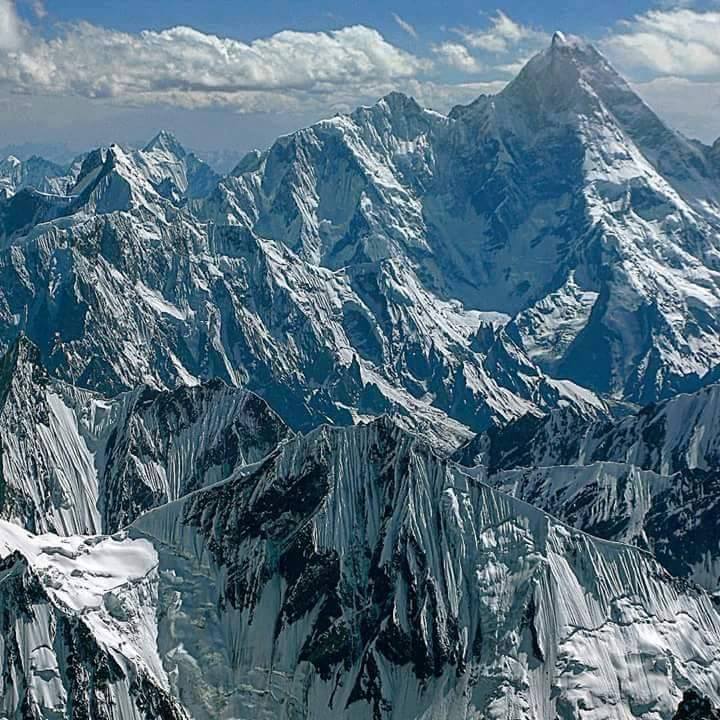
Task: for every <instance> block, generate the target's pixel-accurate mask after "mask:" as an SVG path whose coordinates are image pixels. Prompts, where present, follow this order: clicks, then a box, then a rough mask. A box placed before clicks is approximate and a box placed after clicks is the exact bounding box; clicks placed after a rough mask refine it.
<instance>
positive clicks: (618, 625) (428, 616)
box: [133, 420, 720, 720]
mask: <svg viewBox="0 0 720 720" xmlns="http://www.w3.org/2000/svg"><path fill="white" fill-rule="evenodd" d="M133 536H134V537H138V538H143V539H145V540H148V541H150V542H152V543H153V544H154V545H155V547H156V548H157V549H158V552H159V555H160V569H161V595H160V597H161V600H160V602H161V606H162V607H163V610H162V612H161V618H162V619H161V621H160V626H159V634H158V646H159V648H160V653H161V656H162V658H163V663H164V666H165V668H166V670H167V672H168V673H169V674H170V676H171V677H172V678H173V679H174V680H173V682H174V683H176V685H175V692H176V693H178V694H180V695H181V697H183V699H184V702H185V703H186V706H187V707H188V709H189V711H190V712H191V713H192V714H193V716H194V717H197V718H211V717H228V718H229V717H244V716H246V715H248V714H249V713H253V717H268V718H270V717H272V718H278V717H279V718H286V717H307V718H332V717H338V716H340V715H342V716H343V717H354V718H377V717H399V716H402V717H408V718H420V717H427V718H429V717H448V718H465V717H478V718H479V717H491V718H501V717H508V716H512V717H517V718H537V719H538V720H539V718H548V717H556V716H557V717H576V716H579V714H580V713H581V712H582V713H583V714H585V715H586V716H587V717H592V718H601V717H602V718H609V717H612V718H625V717H644V718H648V719H649V718H651V717H663V718H668V720H669V719H670V718H671V717H672V715H673V713H674V712H675V710H676V708H677V706H678V702H679V699H680V695H681V692H682V690H681V688H683V687H687V686H692V687H696V688H698V689H700V690H701V691H702V692H703V693H704V694H707V695H708V697H710V698H716V697H717V688H718V687H720V685H719V684H718V683H719V680H720V666H718V665H717V662H716V655H715V652H714V649H713V648H714V647H715V643H716V642H717V639H716V638H717V637H718V634H719V633H720V620H719V616H718V614H717V611H716V609H715V607H714V605H713V603H712V602H711V600H710V598H709V597H708V596H707V595H705V594H704V593H703V592H702V591H700V590H698V589H696V588H694V587H693V586H691V585H688V584H687V583H684V582H682V581H679V580H675V579H673V578H671V577H670V576H669V575H668V574H667V573H666V572H665V571H664V570H663V569H662V568H661V567H660V566H659V565H658V564H657V563H656V562H655V561H654V560H653V559H652V558H651V557H650V556H649V555H647V554H645V553H643V552H641V551H639V550H636V549H633V548H631V547H628V546H623V545H618V544H613V543H606V542H603V541H600V540H594V539H592V538H590V537H589V536H587V535H584V534H582V533H580V532H578V531H576V530H572V529H570V528H569V527H567V526H565V525H563V524H561V523H559V522H558V521H556V520H554V519H553V518H551V517H550V516H548V515H546V514H544V513H543V512H541V511H539V510H536V509H534V508H532V507H531V506H529V505H525V504H524V503H522V502H520V501H517V500H514V499H512V498H510V497H509V496H507V495H503V494H500V493H497V492H496V491H494V490H492V489H491V488H490V487H488V486H487V485H484V484H482V483H480V482H479V481H477V480H475V479H473V478H471V477H469V476H468V475H465V474H463V473H462V472H460V471H459V470H457V469H456V467H455V466H453V465H452V464H449V463H447V462H446V461H443V460H441V459H439V458H438V457H437V456H436V455H435V454H434V453H433V452H432V451H431V450H430V449H429V448H428V447H427V446H426V445H424V444H423V443H422V442H420V441H419V440H417V439H416V438H414V437H413V436H411V435H408V434H406V433H405V432H404V431H402V430H401V429H399V428H398V427H397V426H395V425H394V424H392V423H391V422H390V421H387V420H379V421H376V422H374V423H372V424H369V425H365V426H359V427H355V428H350V429H333V428H320V429H319V430H317V431H314V432H313V433H310V434H309V435H308V436H306V437H298V438H296V439H294V440H292V441H291V442H289V443H287V444H286V445H284V446H283V447H282V448H281V449H279V450H278V451H277V452H276V453H275V454H274V455H273V456H271V457H270V458H269V459H268V460H266V461H265V462H264V463H262V465H261V466H260V467H258V468H257V470H255V471H254V472H253V473H251V474H248V475H244V476H242V477H237V478H233V479H230V480H228V481H226V482H224V483H221V484H219V485H216V486H213V487H212V488H209V489H206V490H200V491H198V492H197V493H194V494H192V495H191V496H189V497H188V498H185V499H183V500H180V501H178V502H176V503H171V504H169V505H165V506H163V507H161V508H158V509H156V510H153V511H152V512H150V513H147V514H146V515H144V516H143V517H141V518H140V519H138V520H137V521H136V523H135V524H134V531H133ZM198 608H203V610H202V617H203V625H204V628H205V630H204V632H203V633H202V635H201V636H199V635H198V634H197V633H196V632H194V631H193V624H194V623H196V622H197V615H196V613H197V612H198ZM641 708H642V709H641Z"/></svg>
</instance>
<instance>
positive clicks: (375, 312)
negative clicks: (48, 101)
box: [0, 33, 720, 720]
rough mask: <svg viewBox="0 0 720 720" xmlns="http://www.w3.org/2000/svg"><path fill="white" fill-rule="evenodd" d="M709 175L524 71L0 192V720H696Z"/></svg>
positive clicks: (711, 673)
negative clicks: (439, 107) (459, 101)
mask: <svg viewBox="0 0 720 720" xmlns="http://www.w3.org/2000/svg"><path fill="white" fill-rule="evenodd" d="M719 305H720V141H718V142H717V143H715V145H713V146H706V145H703V144H702V143H699V142H697V141H693V140H689V139H687V138H685V137H683V136H682V135H681V134H679V133H678V132H675V131H674V130H672V129H670V128H669V127H667V126H666V125H665V124H664V123H663V122H662V121H661V120H660V119H659V118H658V117H657V116H656V115H655V114H654V113H653V112H652V110H651V109H650V108H649V107H648V106H647V105H646V104H645V103H644V102H643V101H642V100H641V99H640V98H639V97H638V96H637V95H636V94H635V93H634V92H633V90H632V89H631V88H630V86H629V85H628V84H627V83H626V82H625V81H624V80H623V79H622V78H621V77H620V76H619V75H618V74H617V73H616V72H615V71H614V70H613V68H612V67H611V66H610V65H609V64H608V62H607V61H606V60H605V59H604V58H603V57H602V55H600V54H599V53H598V52H597V51H596V50H595V49H594V48H593V47H592V46H591V45H589V44H587V43H585V42H583V41H582V40H580V39H577V38H574V37H568V36H565V35H563V34H562V33H556V34H555V35H554V36H553V38H552V42H551V44H550V46H549V47H548V48H547V49H546V50H545V51H543V52H541V53H539V54H538V55H537V56H535V57H534V58H532V59H531V60H530V61H529V62H528V63H527V65H526V66H525V67H524V69H523V70H522V71H521V72H520V74H519V75H518V76H517V77H516V78H515V79H514V80H513V81H512V82H511V83H509V84H508V85H507V87H506V88H505V89H504V90H502V91H501V92H500V93H498V94H497V95H493V96H482V97H480V98H478V99H477V100H476V101H474V102H473V103H471V104H470V105H467V106H460V107H456V108H454V109H453V110H452V111H451V112H450V113H448V114H446V115H445V114H440V113H437V112H434V111H431V110H427V109H424V108H422V107H421V106H420V105H418V103H417V102H416V101H415V100H414V99H412V98H410V97H407V96H405V95H402V94H400V93H391V94H389V95H387V96H386V97H384V98H382V99H381V100H379V101H378V102H377V103H376V104H375V105H373V106H370V107H361V108H358V109H357V110H355V111H354V112H352V113H350V114H345V115H337V116H335V117H333V118H330V119H328V120H325V121H322V122H320V123H317V124H315V125H312V126H310V127H308V128H305V129H302V130H299V131H298V132H295V133H292V134H290V135H287V136H284V137H281V138H279V139H278V140H277V141H276V142H275V143H274V144H273V145H272V146H271V147H270V148H268V149H266V150H263V151H256V152H252V153H250V154H248V155H247V156H246V157H245V158H243V159H242V160H241V161H240V162H239V163H238V165H237V166H236V167H235V168H234V169H233V170H232V172H230V173H229V174H228V175H225V176H221V175H220V174H218V173H217V172H216V171H215V170H213V169H212V168H211V167H210V165H208V164H207V163H205V162H203V161H202V160H201V159H200V158H198V157H197V156H196V155H195V154H194V153H191V152H188V151H186V150H185V149H184V148H183V147H182V145H181V144H180V143H179V142H178V141H177V139H176V138H175V137H174V136H172V135H171V134H170V133H167V132H161V133H159V134H158V135H157V136H156V137H155V138H153V139H152V140H151V141H150V142H149V143H148V144H147V145H146V146H145V147H143V148H142V149H133V148H127V147H121V146H119V145H111V146H109V147H102V148H96V149H93V150H90V151H89V152H87V153H86V154H83V155H82V156H80V157H79V158H78V159H77V160H75V161H74V162H73V163H72V164H71V165H70V166H67V167H63V166H60V165H56V164H55V163H51V162H48V161H45V160H43V159H42V158H38V157H31V158H29V159H27V160H25V161H19V160H17V158H14V157H10V158H8V159H7V160H5V161H4V162H3V163H1V164H0V351H2V353H4V357H3V359H2V361H1V362H0V609H1V610H2V612H0V624H2V633H0V669H1V670H2V672H0V715H2V716H3V717H8V718H11V717H12V718H23V719H25V718H29V719H32V720H38V719H45V718H48V719H51V720H56V719H59V718H103V719H104V718H107V719H108V720H110V719H112V720H130V719H132V720H135V719H137V720H141V719H144V720H154V719H155V718H162V719H165V718H167V719H168V720H176V719H177V720H181V719H182V720H184V719H185V718H196V719H197V720H205V719H207V720H211V719H224V720H230V719H231V718H232V719H237V718H242V719H247V720H250V718H253V720H254V719H255V718H268V719H271V718H272V719H276V718H277V719H282V720H291V719H295V718H317V719H320V718H327V719H328V720H330V718H337V717H344V718H349V719H351V720H365V719H366V718H367V719H368V720H370V719H372V720H380V719H383V718H393V719H395V720H400V719H403V720H405V719H407V720H415V719H417V720H431V719H435V718H448V719H450V720H461V719H462V720H467V719H470V718H473V719H476V720H481V719H482V720H489V719H491V718H492V719H495V718H497V719H498V720H500V718H513V720H547V719H549V718H557V719H558V720H561V719H562V720H570V719H571V718H578V719H579V718H583V719H584V720H601V719H602V720H605V719H607V718H613V719H617V720H628V719H629V718H642V719H643V720H671V719H672V718H679V719H681V720H682V719H683V718H706V719H707V718H712V717H716V716H718V712H720V711H718V710H716V709H715V708H720V660H719V658H720V654H719V650H720V600H719V599H718V598H720V506H719V505H718V497H719V494H718V490H720V484H719V481H718V477H719V476H718V470H717V468H718V462H719V461H720V440H718V438H720V432H719V431H718V430H719V428H720V385H719V384H716V383H717V382H718V381H720V369H718V368H720V312H719V310H718V307H719Z"/></svg>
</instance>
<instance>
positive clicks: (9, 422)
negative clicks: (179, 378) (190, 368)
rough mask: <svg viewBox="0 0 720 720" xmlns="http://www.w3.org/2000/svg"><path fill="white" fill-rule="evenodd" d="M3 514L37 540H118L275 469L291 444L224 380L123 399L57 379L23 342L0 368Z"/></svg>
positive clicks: (251, 398) (247, 396)
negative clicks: (242, 476)
mask: <svg viewBox="0 0 720 720" xmlns="http://www.w3.org/2000/svg"><path fill="white" fill-rule="evenodd" d="M0 383H1V386H0V449H1V453H0V463H1V466H0V467H1V468H2V475H1V478H2V481H1V483H0V490H1V492H0V513H1V514H2V517H4V518H6V519H9V520H12V521H13V522H16V523H18V524H19V525H21V526H23V527H25V528H26V529H28V530H30V531H31V532H35V533H45V532H54V533H58V534H60V535H74V534H83V533H97V532H115V531H116V530H118V529H120V528H121V527H123V526H125V525H127V524H129V523H130V522H132V520H134V519H135V518H136V517H137V516H138V515H139V514H141V513H143V512H145V511H146V510H148V509H150V508H152V507H155V506H157V505H159V504H162V503H164V502H168V501H169V500H174V499H177V498H179V497H181V496H182V495H184V494H186V493H188V492H190V491H191V490H195V489H197V488H199V487H203V486H205V485H210V484H212V483H214V482H217V481H218V480H222V479H225V478H226V477H228V476H230V475H231V474H232V473H234V472H237V471H240V469H241V468H242V467H244V466H246V465H251V464H252V463H255V462H257V461H258V460H260V459H262V458H263V457H265V456H266V455H267V454H268V453H269V452H270V451H272V450H274V449H275V447H276V446H277V445H278V443H280V442H281V441H282V440H283V439H284V438H286V437H288V436H290V435H291V432H290V430H289V429H288V427H287V426H286V425H285V423H283V421H282V420H281V419H280V418H279V417H278V416H277V415H276V414H275V413H274V412H273V411H272V410H271V409H270V408H269V407H268V406H267V405H266V404H265V402H263V401H262V400H261V399H260V398H259V397H257V396H256V395H253V394H252V393H249V392H246V391H243V390H237V389H235V388H230V387H228V386H227V385H225V384H224V383H223V382H222V381H219V380H215V381H211V382H208V383H205V384H202V385H198V386H196V387H181V388H178V389H177V390H174V391H165V392H160V391H157V390H153V389H151V388H149V387H141V388H139V389H137V390H135V391H132V392H129V393H126V394H123V395H120V396H118V397H116V398H113V399H107V398H104V397H102V396H100V395H98V394H96V393H92V392H89V391H86V390H80V389H78V388H75V387H73V386H71V385H67V384H66V383H63V382H62V381H58V380H55V379H52V378H50V377H49V375H48V373H47V371H46V370H45V369H44V367H43V366H42V364H41V362H40V357H39V351H38V349H37V348H36V347H35V346H34V345H32V343H30V342H29V341H28V340H27V339H26V338H24V337H23V338H21V339H20V340H19V341H18V342H17V343H15V345H14V346H13V348H12V349H11V350H10V351H9V352H8V354H7V355H6V356H5V358H4V359H3V361H2V364H1V365H0Z"/></svg>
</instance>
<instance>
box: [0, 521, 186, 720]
mask: <svg viewBox="0 0 720 720" xmlns="http://www.w3.org/2000/svg"><path fill="white" fill-rule="evenodd" d="M157 592H158V577H157V556H156V554H155V551H154V549H153V547H152V545H150V543H148V542H144V541H142V540H128V539H120V538H80V537H77V538H60V537H57V536H53V535H41V536H32V535H30V534H29V533H26V532H25V531H23V530H21V529H20V528H19V527H17V526H15V525H11V524H9V523H6V522H4V521H0V669H1V670H2V672H0V714H1V715H2V716H3V717H7V718H11V717H12V718H33V720H35V719H37V720H41V719H42V720H44V719H45V718H48V719H50V718H71V717H72V718H83V717H84V718H97V720H150V718H163V720H183V719H184V718H187V717H188V716H187V714H186V713H185V712H184V711H183V709H182V708H181V707H180V705H179V704H178V702H177V701H176V700H175V699H173V698H172V697H171V695H170V693H169V691H168V690H169V684H168V678H167V676H166V674H165V671H164V670H163V667H162V664H161V661H160V657H159V656H158V653H157V651H156V649H155V648H156V633H157V628H156V618H155V612H156V610H155V607H156V603H157Z"/></svg>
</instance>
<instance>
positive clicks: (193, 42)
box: [0, 0, 429, 109]
mask: <svg viewBox="0 0 720 720" xmlns="http://www.w3.org/2000/svg"><path fill="white" fill-rule="evenodd" d="M0 3H2V4H1V5H0V8H3V10H4V11H5V15H4V16H0V17H4V20H3V22H4V23H5V25H4V26H3V27H5V28H9V27H10V24H8V23H10V22H11V20H12V18H16V15H15V14H14V12H13V11H14V7H13V6H12V5H11V4H9V2H8V0H0ZM7 18H11V20H10V21H8V20H7ZM6 35H7V37H10V35H9V33H6ZM0 37H2V36H0ZM2 47H3V48H4V49H5V54H6V55H7V57H5V58H3V57H1V56H0V83H3V84H4V85H5V86H6V87H9V88H10V89H12V90H14V91H15V92H25V93H47V94H58V95H70V96H72V95H76V96H82V97H88V98H108V99H116V100H122V101H126V102H132V103H148V102H166V103H169V104H180V105H182V106H186V107H189V106H195V105H197V106H207V105H213V104H227V105H235V106H238V107H239V108H241V109H244V108H245V105H247V106H248V107H253V108H254V107H255V106H263V104H264V103H266V102H270V100H269V97H270V96H273V98H274V101H273V102H271V103H270V104H272V105H277V104H278V103H281V104H283V103H290V104H291V105H293V104H295V105H299V104H302V103H303V102H305V101H306V100H308V99H312V98H313V97H315V98H318V97H322V96H325V97H329V96H333V95H335V94H336V93H339V94H341V95H342V94H348V95H352V94H355V95H358V94H362V93H363V92H369V91H370V90H371V89H372V88H374V87H376V86H383V85H385V84H388V83H399V82H401V81H402V80H405V79H408V78H411V77H413V76H415V75H416V74H418V73H420V72H422V71H424V70H426V69H427V68H428V67H429V62H428V61H427V60H422V59H420V58H418V57H416V56H414V55H412V54H410V53H407V52H405V51H403V50H401V49H399V48H397V47H395V46H393V45H392V44H390V43H388V42H387V41H386V40H385V39H384V38H383V37H382V35H381V34H380V33H379V32H377V31H376V30H373V29H371V28H368V27H364V26H352V27H345V28H342V29H340V30H334V31H332V32H315V33H309V32H294V31H283V32H280V33H277V34H276V35H273V36H272V37H269V38H267V39H259V40H255V41H253V42H251V43H248V44H246V43H242V42H239V41H237V40H232V39H227V38H219V37H216V36H213V35H206V34H204V33H201V32H198V31H197V30H194V29H192V28H188V27H176V28H172V29H169V30H164V31H161V32H155V31H144V32H141V33H138V34H130V33H121V32H116V31H112V30H106V29H103V28H99V27H96V26H94V25H90V24H88V23H81V24H78V25H74V26H71V27H68V28H65V29H64V30H63V31H62V32H61V34H60V35H59V36H58V37H56V38H54V39H52V40H44V39H42V38H33V39H26V41H25V43H24V44H23V45H22V46H18V45H17V44H11V43H10V42H9V41H7V40H6V41H5V43H4V44H3V45H2Z"/></svg>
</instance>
